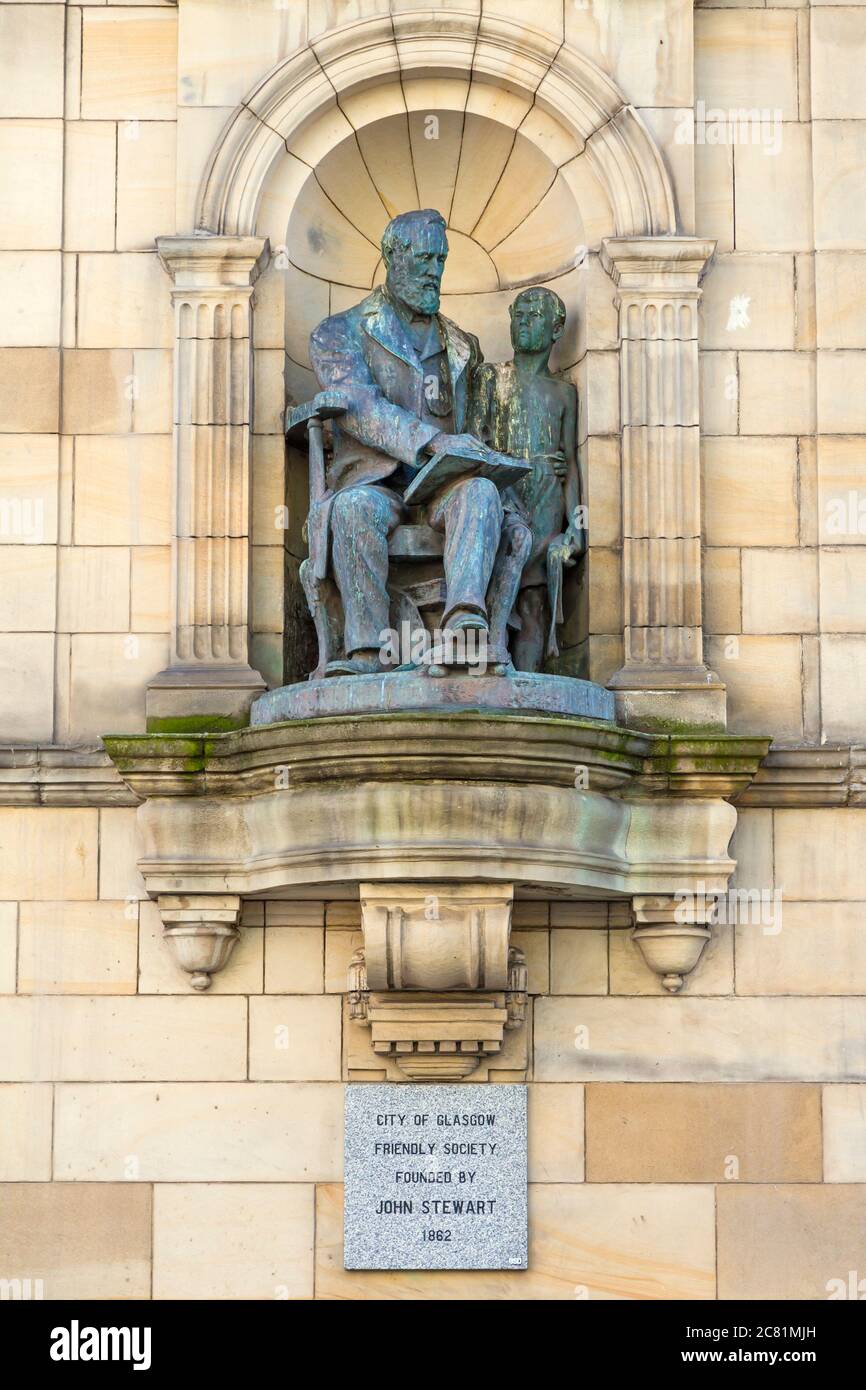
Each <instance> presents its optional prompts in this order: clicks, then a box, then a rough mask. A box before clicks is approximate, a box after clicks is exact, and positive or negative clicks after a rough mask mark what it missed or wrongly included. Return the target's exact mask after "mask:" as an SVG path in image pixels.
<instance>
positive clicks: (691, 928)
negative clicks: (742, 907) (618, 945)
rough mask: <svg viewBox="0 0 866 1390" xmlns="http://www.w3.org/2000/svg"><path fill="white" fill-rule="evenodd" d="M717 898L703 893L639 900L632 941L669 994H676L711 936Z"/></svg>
mask: <svg viewBox="0 0 866 1390" xmlns="http://www.w3.org/2000/svg"><path fill="white" fill-rule="evenodd" d="M714 901H715V900H714V899H713V898H712V897H710V898H709V899H708V898H707V897H706V896H705V895H703V894H693V895H688V894H685V893H681V894H679V895H677V896H675V897H674V896H670V897H669V896H655V897H636V898H634V899H633V900H632V907H633V911H634V921H635V927H634V931H633V932H632V941H634V943H635V945H636V946H637V947H638V948H639V949H640V953H641V955H642V956H643V958H644V961H645V962H646V964H647V965H648V966H649V968H650V970H652V971H653V973H654V974H656V975H658V977H659V979H660V980H661V982H662V985H663V986H664V988H665V989H666V990H667V991H668V993H669V994H677V993H678V992H679V991H680V990H681V989H682V987H683V984H684V982H685V978H686V976H687V975H690V974H691V972H692V971H693V970H694V969H695V966H696V965H697V964H698V961H699V960H700V958H701V956H702V955H703V951H704V947H705V946H706V944H707V942H708V941H709V939H710V937H711V936H712V930H711V929H712V924H713V917H714V911H715V906H714Z"/></svg>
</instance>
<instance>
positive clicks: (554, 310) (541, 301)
mask: <svg viewBox="0 0 866 1390" xmlns="http://www.w3.org/2000/svg"><path fill="white" fill-rule="evenodd" d="M508 312H509V313H510V315H511V345H512V347H513V348H514V351H515V352H544V351H545V350H547V351H548V352H549V351H550V349H551V348H552V347H553V344H554V343H555V342H556V340H557V338H558V337H559V336H560V334H561V333H562V330H563V328H564V327H565V305H564V304H563V302H562V300H561V299H560V297H559V295H558V294H554V292H553V290H546V289H544V288H543V287H542V286H540V285H533V286H532V287H531V288H530V289H528V290H521V291H520V294H519V295H518V296H517V298H516V299H515V301H514V303H513V304H512V305H511V308H510V309H509V311H508Z"/></svg>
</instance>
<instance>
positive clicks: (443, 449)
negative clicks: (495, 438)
mask: <svg viewBox="0 0 866 1390" xmlns="http://www.w3.org/2000/svg"><path fill="white" fill-rule="evenodd" d="M425 447H426V449H427V453H428V454H442V453H451V454H456V455H457V456H458V458H459V457H460V456H461V455H463V454H470V455H471V456H472V457H476V456H477V455H478V454H479V453H484V451H485V448H486V446H485V445H484V444H482V443H481V440H480V439H476V438H475V435H474V434H445V433H444V431H443V433H441V434H435V435H434V436H433V438H432V439H431V440H430V443H429V444H427V445H426V446H425Z"/></svg>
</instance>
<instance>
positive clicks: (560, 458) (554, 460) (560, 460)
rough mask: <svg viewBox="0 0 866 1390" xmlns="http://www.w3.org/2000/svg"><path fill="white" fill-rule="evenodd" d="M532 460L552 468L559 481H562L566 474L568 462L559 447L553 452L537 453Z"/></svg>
mask: <svg viewBox="0 0 866 1390" xmlns="http://www.w3.org/2000/svg"><path fill="white" fill-rule="evenodd" d="M532 462H533V463H543V464H546V465H547V467H548V468H552V469H553V472H554V474H555V476H556V477H557V478H558V479H559V481H560V482H564V481H565V479H566V478H567V476H568V464H567V462H566V459H565V454H564V453H563V452H562V450H561V449H557V451H556V453H555V454H538V455H536V456H535V457H534V458H533V459H532Z"/></svg>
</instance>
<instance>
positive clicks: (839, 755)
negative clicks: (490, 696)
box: [0, 713, 866, 809]
mask: <svg viewBox="0 0 866 1390" xmlns="http://www.w3.org/2000/svg"><path fill="white" fill-rule="evenodd" d="M410 718H411V716H407V719H410ZM389 719H390V720H391V724H390V725H389V726H387V727H383V729H382V739H381V743H380V747H379V751H378V753H377V754H373V750H370V753H371V755H374V756H385V755H386V752H387V751H388V750H387V744H388V742H389V741H391V742H392V743H393V739H394V738H400V739H401V740H403V745H404V747H405V750H406V752H407V755H412V754H413V753H414V755H415V756H424V757H427V756H433V753H434V752H436V753H437V754H438V756H441V757H442V758H453V757H454V756H455V755H457V754H461V755H463V754H465V755H466V756H467V758H468V759H469V761H468V763H467V767H469V766H475V767H476V768H477V769H478V770H481V766H482V761H481V760H482V754H483V750H484V744H486V745H487V748H486V753H487V754H489V760H490V763H491V764H492V765H494V767H495V765H496V764H497V763H499V762H501V760H502V759H503V758H508V759H510V756H511V754H512V753H513V751H514V750H513V745H512V743H511V740H509V738H508V735H507V732H506V731H505V730H502V729H501V728H500V727H499V724H498V721H496V720H495V719H494V717H493V716H487V718H486V719H484V718H482V716H480V715H479V716H475V715H472V714H470V713H467V714H465V715H461V719H465V720H466V727H465V731H464V728H463V727H462V726H461V727H460V728H458V729H454V730H453V731H452V732H451V734H448V732H447V731H445V730H443V731H441V732H439V733H437V734H436V737H435V748H434V738H433V735H434V731H433V730H432V729H428V730H425V731H423V732H421V731H416V733H415V734H414V735H413V734H412V733H411V732H410V731H409V730H408V729H407V728H406V725H405V722H404V721H403V720H400V724H399V725H398V724H397V723H396V721H397V720H398V719H400V716H398V715H393V716H389ZM411 722H412V723H413V724H417V719H411ZM479 722H480V723H482V724H483V723H487V724H489V726H490V727H489V729H488V731H487V735H486V737H485V739H484V742H483V743H481V742H479V735H480V731H479V729H478V727H477V726H478V723H479ZM527 722H530V721H529V720H527ZM563 722H564V723H567V721H563ZM316 724H317V729H318V730H319V731H320V732H317V734H316V736H315V740H314V746H310V745H311V739H310V735H309V733H308V730H309V728H310V726H309V725H308V724H307V723H306V722H303V721H299V722H298V724H297V725H296V727H297V728H298V730H299V738H298V740H297V742H298V744H299V745H308V754H307V756H306V757H304V758H302V759H300V760H299V762H298V764H297V766H296V768H295V775H296V776H297V777H299V778H308V779H310V780H314V779H316V778H317V777H318V776H319V775H320V774H321V771H322V769H323V767H324V766H326V765H327V763H328V762H329V761H330V760H331V759H332V758H336V757H341V756H342V757H343V759H344V765H345V768H346V771H347V775H361V772H362V768H363V766H364V765H365V764H366V765H367V766H369V763H368V762H367V755H364V754H358V755H357V759H356V757H351V758H350V757H349V756H348V754H347V751H346V749H345V747H344V748H343V750H342V753H341V751H340V748H339V747H338V746H337V744H338V743H339V742H340V735H339V734H338V732H337V730H335V729H334V728H333V724H334V721H333V720H331V721H328V720H317V721H316ZM589 727H592V728H595V729H596V731H597V732H598V734H599V738H598V740H597V753H596V755H595V756H593V755H592V754H591V752H590V750H589V749H584V757H583V762H584V764H586V765H587V766H588V768H589V777H590V785H594V786H602V785H604V786H606V787H609V788H613V787H615V786H617V785H621V784H623V783H624V782H625V781H628V780H629V778H633V777H635V775H636V774H637V772H638V769H639V768H640V767H641V765H642V764H643V774H642V776H640V778H639V781H638V784H634V783H633V787H632V790H633V792H634V791H635V790H637V789H638V786H639V787H640V788H642V789H643V791H644V793H645V794H652V793H653V792H655V793H658V791H660V790H661V791H663V790H665V789H667V788H669V787H672V786H674V785H676V784H678V783H680V784H682V785H683V786H687V785H689V784H691V789H692V790H693V789H694V785H695V780H696V776H697V769H696V767H695V764H696V763H697V762H701V761H703V762H706V761H707V759H708V758H710V754H711V750H712V748H713V745H718V744H719V743H720V740H718V739H714V738H708V739H704V740H701V739H686V738H684V737H675V736H673V735H671V736H669V737H668V738H667V740H666V747H667V759H666V758H665V754H664V751H663V750H664V747H665V741H660V736H654V735H650V734H644V733H641V732H639V731H636V730H625V729H611V728H610V726H608V725H607V724H600V723H594V724H593V725H591V726H589ZM326 730H330V732H326ZM300 731H303V732H300ZM238 732H243V736H244V742H243V744H241V745H236V746H234V747H233V748H229V747H228V745H227V744H221V743H220V741H219V739H220V736H219V735H206V734H201V735H197V736H188V737H182V736H171V737H168V736H165V735H161V736H152V735H140V736H138V735H133V736H130V737H128V738H124V739H122V740H111V742H112V744H113V745H115V744H117V743H122V744H123V747H124V750H125V752H124V764H125V765H126V764H127V763H128V761H129V759H132V761H133V763H134V765H135V777H136V784H137V785H140V786H141V788H142V792H141V794H146V795H153V794H155V792H156V790H157V788H159V791H160V794H163V795H184V794H186V795H201V794H205V782H206V783H207V792H214V791H216V790H217V789H218V787H221V789H222V790H224V791H226V792H228V790H229V789H230V788H233V790H234V792H235V793H238V792H244V791H246V792H249V791H252V790H255V787H256V784H257V783H258V782H261V780H262V776H263V769H265V768H266V769H267V770H268V772H270V773H272V772H273V767H274V758H273V750H272V748H271V739H270V736H269V728H268V727H262V728H260V729H257V730H256V731H255V733H256V735H257V736H262V735H264V736H265V737H264V739H263V741H262V742H259V741H258V737H257V738H255V739H252V738H251V735H252V733H253V731H252V730H250V729H247V730H245V731H238ZM602 732H603V736H602ZM419 733H420V737H421V740H422V743H423V742H425V741H429V742H430V747H429V748H428V749H426V750H425V749H424V748H423V746H420V745H419ZM611 734H613V735H614V738H613V739H611V737H610V736H611ZM572 737H573V735H572ZM728 737H729V739H730V746H729V753H731V754H733V753H734V752H735V751H736V749H737V745H740V748H741V751H742V756H743V757H744V760H745V762H747V763H748V762H749V759H750V757H751V748H750V747H749V745H750V744H753V742H754V741H753V740H751V739H750V738H748V737H744V738H740V739H738V738H737V737H736V736H730V735H729V736H728ZM521 738H522V739H529V740H534V738H535V735H534V734H533V733H532V732H531V731H530V730H527V729H525V728H523V729H522V730H521ZM571 741H572V740H571V738H569V739H568V740H567V741H566V740H564V741H563V745H562V747H561V749H560V750H559V752H558V753H556V754H554V755H553V757H552V758H551V753H550V750H548V753H547V754H546V755H545V756H544V758H543V763H544V767H545V777H546V778H549V780H550V781H552V782H553V783H554V784H565V783H566V782H567V781H568V780H569V778H568V774H567V771H566V768H570V769H571V771H572V775H573V770H574V765H575V758H574V754H573V751H572V750H571V749H570V748H569V745H570V744H571ZM764 742H765V740H764ZM410 745H411V746H410ZM241 749H243V751H241ZM650 749H651V750H652V751H651V752H650V751H648V750H650ZM611 752H614V753H616V754H617V757H616V758H615V759H611V756H610V755H611ZM716 753H717V754H718V748H717V749H716ZM539 756H540V755H539ZM647 759H649V764H648V765H647V762H646V760H647ZM716 761H718V756H717V757H716ZM665 763H666V766H665ZM690 764H691V766H690ZM205 768H207V771H206V774H205ZM538 770H539V771H540V770H541V765H540V764H539V768H538ZM193 772H198V773H201V777H200V778H198V777H194V776H192V774H193ZM706 775H708V776H709V774H708V773H707V774H706ZM184 788H186V791H184V790H183V789H184ZM732 800H733V804H734V805H735V806H740V807H749V808H750V809H751V808H756V809H758V808H767V809H772V808H780V809H781V808H784V807H789V808H791V809H795V808H797V807H800V808H809V807H814V808H816V809H818V808H820V807H841V806H851V807H855V806H866V746H862V745H859V744H855V745H853V746H848V745H839V746H834V747H826V746H825V747H814V746H812V747H799V748H771V749H770V751H769V752H768V753H767V754H766V756H765V757H764V758H763V759H762V760H761V762H760V764H759V766H758V768H757V771H756V772H755V774H754V777H753V778H752V780H751V781H750V782H749V783H748V785H747V786H745V787H744V786H742V785H740V786H738V787H737V788H736V789H735V790H734V791H733V795H732ZM139 801H140V795H139V794H136V792H135V791H133V790H132V787H131V785H130V784H128V783H127V782H125V781H124V779H123V777H122V775H121V773H120V772H119V771H118V768H117V767H116V766H115V765H114V763H113V762H112V759H111V757H110V756H109V754H108V753H107V752H106V751H105V750H104V749H102V748H99V747H97V746H95V745H86V746H82V747H70V746H60V745H57V744H45V745H42V744H39V745H30V746H27V747H14V746H10V745H6V746H5V747H0V806H81V807H87V806H137V805H138V804H139Z"/></svg>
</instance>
